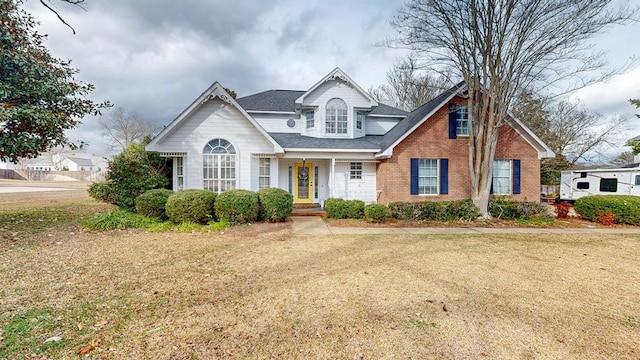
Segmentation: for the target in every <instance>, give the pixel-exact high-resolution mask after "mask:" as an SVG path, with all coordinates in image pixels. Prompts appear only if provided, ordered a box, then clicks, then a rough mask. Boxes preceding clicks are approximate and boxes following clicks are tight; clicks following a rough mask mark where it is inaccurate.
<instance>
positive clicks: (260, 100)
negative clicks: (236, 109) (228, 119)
mask: <svg viewBox="0 0 640 360" xmlns="http://www.w3.org/2000/svg"><path fill="white" fill-rule="evenodd" d="M304 93H305V91H297V90H267V91H263V92H261V93H257V94H253V95H249V96H245V97H241V98H239V99H236V101H237V102H238V104H240V106H242V107H243V108H244V109H245V110H262V111H281V112H295V111H296V104H295V103H296V99H297V98H299V97H300V96H302V94H304Z"/></svg>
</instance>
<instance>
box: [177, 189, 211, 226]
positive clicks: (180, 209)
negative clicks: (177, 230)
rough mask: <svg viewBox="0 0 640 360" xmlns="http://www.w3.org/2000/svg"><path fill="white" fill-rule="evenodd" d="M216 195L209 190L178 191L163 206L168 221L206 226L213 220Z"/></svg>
mask: <svg viewBox="0 0 640 360" xmlns="http://www.w3.org/2000/svg"><path fill="white" fill-rule="evenodd" d="M215 203H216V193H214V192H211V191H209V190H198V189H193V190H184V191H178V192H176V193H174V194H172V195H171V196H169V198H168V199H167V204H166V206H165V210H166V214H167V217H168V218H169V220H171V222H173V223H175V224H181V223H188V222H191V223H198V224H206V223H207V222H209V221H211V220H215V210H214V206H215Z"/></svg>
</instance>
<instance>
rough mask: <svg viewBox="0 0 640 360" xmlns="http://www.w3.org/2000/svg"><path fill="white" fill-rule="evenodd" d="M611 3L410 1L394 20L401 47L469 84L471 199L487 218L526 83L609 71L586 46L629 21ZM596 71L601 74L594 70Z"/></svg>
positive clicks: (558, 82)
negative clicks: (498, 157) (502, 136)
mask: <svg viewBox="0 0 640 360" xmlns="http://www.w3.org/2000/svg"><path fill="white" fill-rule="evenodd" d="M611 3H612V0H591V1H565V0H548V1H540V0H521V1H514V0H409V2H408V3H407V4H406V5H405V6H404V7H403V8H401V10H400V11H399V13H398V15H397V16H396V17H395V18H394V20H393V24H394V25H395V26H396V28H397V29H398V37H397V38H396V39H395V41H396V44H399V45H403V46H408V47H409V48H410V49H412V50H413V51H414V52H415V53H417V54H419V55H420V56H421V59H423V61H425V62H426V63H427V64H430V66H432V67H434V68H437V69H443V68H445V69H449V70H450V71H452V73H453V74H458V75H459V76H460V78H462V79H463V80H464V81H465V83H466V86H467V91H466V96H467V97H468V106H469V109H470V113H471V114H472V115H473V117H474V118H475V120H476V127H475V131H474V132H473V133H471V134H469V145H468V149H469V173H470V178H471V198H472V200H473V203H474V204H475V205H476V206H477V207H478V208H479V209H480V212H481V214H482V216H483V217H489V212H488V203H489V192H490V189H491V181H492V164H493V160H494V155H495V149H496V144H497V142H498V132H499V129H500V127H502V126H504V125H505V124H506V121H507V116H508V109H509V108H510V105H511V101H512V99H514V98H515V97H516V95H517V94H518V92H519V91H520V90H522V89H524V88H528V89H533V90H538V89H540V88H543V87H547V88H548V87H549V86H551V85H555V86H557V87H560V86H562V87H564V88H565V90H570V89H575V88H577V87H580V86H584V85H586V84H588V83H590V82H592V81H595V80H596V79H602V77H603V76H606V75H607V74H604V73H602V72H601V71H598V70H602V69H603V66H604V62H603V60H602V59H603V56H602V55H601V54H600V56H599V55H598V54H591V51H590V47H589V44H587V43H586V41H587V40H589V39H590V38H591V37H592V36H593V35H595V34H598V33H600V32H602V31H603V29H604V28H606V27H607V26H608V25H612V24H624V23H626V22H627V21H629V20H630V17H631V16H632V13H633V12H632V11H631V10H630V9H629V7H628V5H627V4H623V5H620V6H619V7H616V8H611V6H612V5H611ZM594 71H596V72H598V73H597V74H595V75H593V74H594Z"/></svg>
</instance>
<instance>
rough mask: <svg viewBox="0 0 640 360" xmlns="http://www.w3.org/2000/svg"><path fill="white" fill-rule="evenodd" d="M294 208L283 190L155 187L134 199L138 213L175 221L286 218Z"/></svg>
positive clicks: (206, 221)
mask: <svg viewBox="0 0 640 360" xmlns="http://www.w3.org/2000/svg"><path fill="white" fill-rule="evenodd" d="M292 210H293V197H292V196H291V194H289V193H288V192H287V191H285V190H282V189H275V188H270V189H262V190H260V191H259V192H257V193H256V192H253V191H249V190H229V191H225V192H223V193H221V194H219V195H218V194H216V193H214V192H211V191H209V190H197V189H192V190H184V191H178V192H176V193H174V192H172V191H170V190H163V189H156V190H150V191H147V192H145V193H143V194H141V195H140V196H138V198H137V199H136V211H137V212H138V213H140V214H143V215H146V216H150V217H156V218H160V219H169V220H170V221H171V222H173V223H176V224H181V223H199V224H206V223H208V222H209V221H215V220H221V221H226V222H228V223H230V224H243V223H250V222H255V221H257V220H261V219H264V220H266V221H270V222H278V221H284V220H286V219H287V218H288V217H289V216H290V215H291V211H292Z"/></svg>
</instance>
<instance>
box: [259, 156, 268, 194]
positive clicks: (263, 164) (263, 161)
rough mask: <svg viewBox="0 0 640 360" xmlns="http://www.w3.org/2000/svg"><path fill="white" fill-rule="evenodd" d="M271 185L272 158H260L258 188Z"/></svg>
mask: <svg viewBox="0 0 640 360" xmlns="http://www.w3.org/2000/svg"><path fill="white" fill-rule="evenodd" d="M270 187H271V158H260V159H258V190H261V189H266V188H270Z"/></svg>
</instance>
